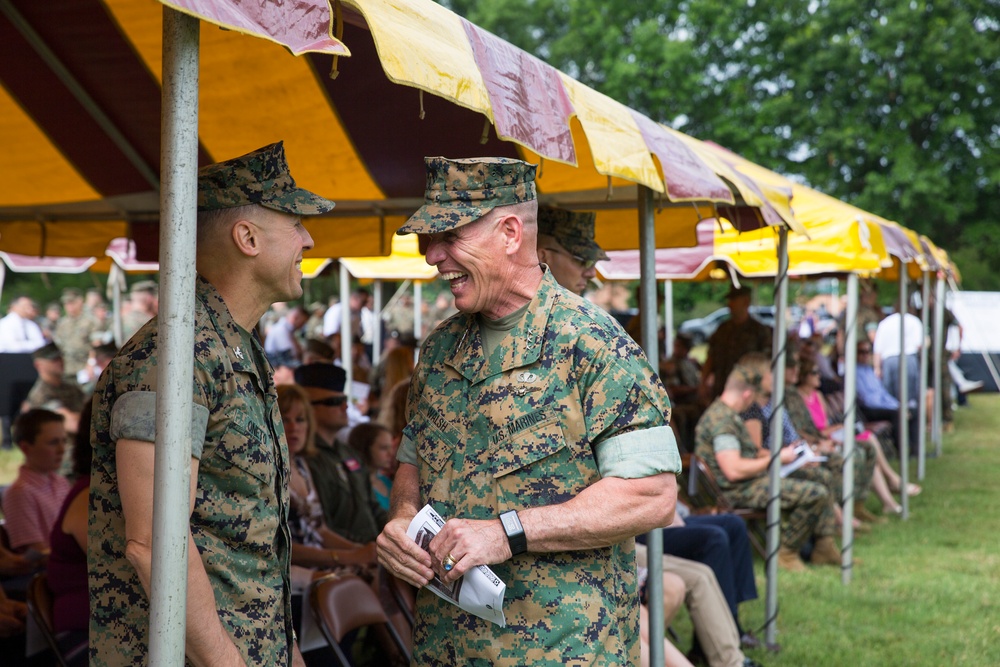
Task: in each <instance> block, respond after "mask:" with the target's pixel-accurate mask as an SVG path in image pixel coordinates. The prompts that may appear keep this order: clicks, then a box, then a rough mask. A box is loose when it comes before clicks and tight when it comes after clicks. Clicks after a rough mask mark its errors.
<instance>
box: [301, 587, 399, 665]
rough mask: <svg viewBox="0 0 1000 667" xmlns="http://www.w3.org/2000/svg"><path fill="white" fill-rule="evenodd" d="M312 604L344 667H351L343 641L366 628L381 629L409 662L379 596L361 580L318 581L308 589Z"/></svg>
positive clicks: (339, 663)
mask: <svg viewBox="0 0 1000 667" xmlns="http://www.w3.org/2000/svg"><path fill="white" fill-rule="evenodd" d="M309 604H310V605H311V606H312V611H313V615H314V616H315V618H316V621H317V623H319V627H320V630H322V632H323V636H324V637H326V640H327V642H329V644H330V649H331V650H332V651H333V654H334V656H335V658H336V660H337V664H338V665H340V666H341V667H351V661H350V660H349V659H348V657H347V656H346V655H345V654H344V651H343V650H342V649H341V648H340V642H341V641H342V640H343V639H344V637H345V636H347V634H348V633H349V632H351V631H352V630H357V629H359V628H363V627H366V626H372V627H374V628H381V629H382V630H384V631H385V632H386V633H388V635H389V637H390V638H391V639H392V641H393V643H394V644H395V645H396V649H397V650H398V651H399V653H400V655H402V656H403V658H405V660H406V661H407V662H409V660H410V652H409V650H407V648H406V644H405V643H404V642H403V638H402V637H401V636H400V635H399V632H397V631H396V628H395V627H394V626H393V625H392V623H390V622H389V618H388V617H387V616H386V614H385V610H383V609H382V605H381V604H380V603H379V601H378V596H376V595H375V592H374V591H373V590H372V589H371V587H370V586H369V585H368V584H367V583H365V582H364V580H362V579H361V578H360V577H356V576H354V575H346V576H340V575H336V574H331V575H328V576H326V577H322V578H320V579H317V580H316V581H314V582H313V583H312V586H311V587H310V589H309Z"/></svg>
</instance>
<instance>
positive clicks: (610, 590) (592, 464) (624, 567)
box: [379, 159, 680, 666]
mask: <svg viewBox="0 0 1000 667" xmlns="http://www.w3.org/2000/svg"><path fill="white" fill-rule="evenodd" d="M510 162H516V161H501V160H499V159H498V160H496V161H493V160H483V163H485V164H482V163H473V161H471V160H470V161H468V163H465V164H463V163H462V162H457V163H453V162H450V161H444V160H443V159H440V160H435V159H429V160H428V171H429V175H428V189H429V192H428V200H429V201H435V199H433V198H432V197H433V196H434V195H435V194H440V192H438V193H436V192H435V190H437V191H440V190H442V189H443V190H445V191H448V190H452V191H454V190H458V191H459V192H460V193H465V192H466V191H467V190H468V189H470V182H472V183H475V182H480V183H482V182H485V183H486V184H487V187H486V188H483V189H482V190H480V191H479V192H475V193H474V195H478V196H480V197H484V198H487V199H493V200H494V201H496V200H500V202H501V203H499V204H495V205H497V206H499V205H505V204H511V203H516V202H518V201H526V200H529V199H533V198H534V187H533V186H534V183H533V176H534V168H533V167H530V166H529V165H523V163H516V164H514V165H510V164H509V163H510ZM470 163H472V164H470ZM480 168H482V169H484V170H486V172H487V173H485V174H482V173H481V172H480V173H478V174H477V170H478V169H480ZM512 174H513V175H517V176H522V177H525V178H530V179H531V180H530V181H529V182H527V183H525V182H523V181H520V182H518V181H515V182H514V183H512V182H511V180H507V178H508V177H509V176H511V175H512ZM497 181H499V184H498V187H497V190H496V191H495V192H494V191H490V192H485V193H484V190H490V188H489V187H488V186H489V184H490V183H494V182H497ZM526 185H530V188H528V187H525V186H526ZM504 186H508V187H506V188H505V187H504ZM438 201H439V200H438ZM473 202H474V203H475V202H476V200H475V199H473ZM487 210H488V209H487ZM477 213H478V211H477ZM460 215H461V214H456V216H459V219H458V220H452V219H451V218H450V216H451V212H449V211H448V210H444V211H442V212H441V216H440V217H435V216H434V215H433V214H431V215H428V216H427V217H425V218H424V219H423V220H421V219H419V216H420V214H419V213H418V215H417V216H414V218H417V220H414V219H412V218H411V221H410V223H408V226H405V227H404V228H403V229H402V230H401V231H418V232H420V233H434V232H436V231H447V230H449V229H451V228H453V227H454V226H457V224H455V223H459V224H464V223H465V222H469V220H462V219H461V217H460ZM468 215H469V216H470V217H472V218H473V219H477V218H478V217H479V215H482V213H479V215H476V214H475V213H472V214H468ZM428 219H429V220H428ZM439 222H440V223H441V226H440V227H434V226H433V225H435V224H436V223H439ZM433 244H434V241H432V243H431V248H433ZM532 250H533V248H532ZM431 252H432V250H430V249H429V250H428V258H429V260H430V255H431ZM439 268H441V267H440V266H439ZM442 270H443V269H442ZM481 289H482V288H481ZM669 413H670V407H669V403H668V400H667V396H666V392H665V390H664V388H663V386H662V385H661V384H660V382H659V380H658V379H657V378H656V375H655V372H654V371H653V369H652V368H651V367H650V366H649V364H648V363H647V362H646V359H645V356H644V355H643V353H642V350H641V349H639V348H638V347H637V346H636V345H635V343H634V342H633V341H632V340H631V339H630V338H628V336H626V335H625V334H624V332H623V331H622V329H621V327H620V326H619V325H618V324H617V323H616V322H615V321H614V320H613V319H611V318H610V317H609V316H608V315H607V314H606V313H604V312H603V311H602V310H600V309H599V308H597V307H596V306H594V305H593V304H591V303H590V302H588V301H586V300H584V299H581V298H580V297H578V296H576V295H574V294H572V293H571V292H569V291H567V290H565V289H563V288H562V287H560V286H559V285H558V284H557V283H556V281H555V279H554V278H553V277H552V275H551V273H549V271H548V270H544V272H543V273H542V275H541V282H540V284H539V285H538V287H537V288H536V291H535V292H534V294H533V297H532V298H531V300H530V302H528V303H526V304H525V305H523V306H522V307H520V308H517V309H515V310H513V311H512V312H509V313H508V314H507V315H504V316H501V317H500V318H498V319H497V318H494V319H492V320H491V319H488V318H486V317H485V316H483V315H482V314H480V313H477V312H460V313H459V314H457V315H454V316H453V317H451V318H450V319H448V320H446V321H445V322H443V323H442V324H441V325H440V326H439V327H438V329H436V330H435V331H434V332H433V333H432V334H431V335H430V336H429V337H428V340H427V342H426V343H425V345H424V346H423V351H422V353H421V356H420V363H419V364H418V366H417V369H416V371H415V374H414V377H413V384H412V385H411V389H410V394H409V404H408V408H407V416H408V424H407V427H406V429H405V430H404V434H403V441H402V443H401V447H400V452H399V460H400V464H401V465H400V471H401V472H402V473H404V474H406V471H407V469H409V470H413V469H414V468H415V475H416V484H415V485H414V486H415V490H416V491H417V493H416V495H417V496H418V498H417V499H416V500H417V501H418V504H417V507H419V505H423V504H425V503H430V504H431V505H432V506H433V507H434V508H435V509H436V510H437V511H438V512H439V513H440V514H441V515H442V516H443V517H445V518H446V519H449V518H458V519H466V520H475V521H473V522H472V525H480V526H483V525H485V522H490V523H493V522H495V523H497V524H498V523H499V522H496V519H497V517H498V515H499V514H501V513H503V512H506V511H508V510H518V511H520V512H522V516H525V517H527V516H528V515H529V514H528V512H529V510H535V511H538V512H541V511H542V510H544V509H549V508H552V507H554V506H558V505H560V504H563V503H567V502H568V501H572V500H574V499H577V498H578V496H580V494H581V493H583V492H584V491H585V490H588V489H589V488H592V487H593V486H594V485H595V484H598V483H600V482H604V481H606V478H609V477H618V478H622V479H629V480H632V479H636V478H644V477H653V476H658V475H661V474H663V473H673V474H676V472H678V471H679V470H680V461H679V456H678V454H677V450H676V445H675V443H674V439H673V434H672V432H671V431H670V428H669V426H668V420H669ZM399 480H400V473H397V483H396V484H394V487H393V493H394V498H393V503H394V509H395V508H396V503H397V501H398V500H399V497H398V496H399V495H400V494H399V492H398V489H399V488H400V486H399ZM604 488H606V487H604ZM594 493H597V492H596V491H594ZM407 502H409V501H407ZM662 502H668V503H670V504H672V502H673V501H672V499H664V500H663V501H662ZM531 516H535V515H531ZM394 518H396V517H394ZM600 518H605V517H595V519H594V521H595V524H596V523H597V521H598V520H599V519H600ZM611 518H612V519H613V518H614V517H611ZM449 524H450V522H449ZM449 524H446V525H445V528H444V529H443V530H442V533H441V534H439V535H438V537H437V538H435V540H437V539H440V538H442V536H443V535H444V534H445V531H446V530H448V529H449ZM466 525H469V524H466ZM390 526H391V523H390ZM387 530H388V528H387ZM580 531H585V528H584V527H581V528H580ZM637 532H638V531H637ZM525 533H526V534H527V540H528V547H527V548H528V549H529V551H527V552H525V553H520V554H519V555H514V556H513V557H511V558H508V559H507V560H506V561H504V562H500V563H496V564H493V565H491V567H492V569H493V570H494V572H495V573H496V574H497V576H498V577H499V578H500V579H502V580H503V581H504V582H505V583H506V585H507V590H506V595H505V602H504V613H505V615H506V623H507V625H506V627H505V628H500V627H499V626H497V625H494V624H492V623H490V622H488V621H485V620H482V619H479V618H477V617H475V616H472V615H470V614H468V613H466V612H464V611H462V610H461V609H459V608H458V607H457V606H455V605H452V604H450V603H447V602H445V601H443V600H441V599H440V598H438V597H437V596H435V595H433V594H432V593H431V592H429V591H427V590H426V589H424V590H421V592H420V594H419V595H418V599H417V620H416V627H415V629H414V657H413V662H414V664H420V665H481V666H485V665H507V666H514V665H551V666H555V665H634V664H638V661H639V643H638V630H639V628H638V597H637V590H636V566H635V555H634V552H635V546H634V540H633V539H631V538H626V539H623V540H621V541H617V542H614V543H611V544H608V545H607V546H602V547H598V548H579V549H578V550H562V551H551V552H542V551H532V550H531V548H532V542H531V540H532V534H531V531H530V530H529V525H528V521H527V520H525ZM581 537H582V536H581ZM384 538H385V533H384V534H383V536H382V537H380V540H379V544H380V558H382V559H383V563H386V562H387V561H386V560H385V558H384V557H383V556H384V554H383V553H382V549H381V547H383V546H384V542H383V539H384ZM484 539H485V538H484ZM432 548H433V544H432ZM511 552H513V547H512V548H511ZM463 557H464V556H461V555H460V557H459V559H458V560H459V564H461V560H462V558H463ZM478 562H483V561H478ZM491 562H495V561H491ZM393 564H394V561H389V566H390V567H391V566H392V565H393Z"/></svg>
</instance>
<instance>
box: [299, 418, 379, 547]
mask: <svg viewBox="0 0 1000 667" xmlns="http://www.w3.org/2000/svg"><path fill="white" fill-rule="evenodd" d="M306 460H307V461H308V463H309V471H310V472H311V474H312V478H313V480H314V481H315V482H316V492H317V493H318V494H319V501H320V504H321V505H322V506H323V518H324V521H325V522H326V526H327V527H328V528H329V529H330V530H332V531H333V532H335V533H338V534H339V535H342V536H344V537H346V538H347V539H349V540H352V541H354V542H360V543H362V544H365V543H368V542H374V541H375V538H376V537H378V534H379V533H380V532H381V531H382V528H383V527H384V526H385V522H386V518H387V516H386V511H385V510H384V509H382V507H381V506H379V504H378V503H377V502H376V501H375V499H374V497H373V496H372V483H371V477H370V476H369V474H368V468H366V467H365V465H364V464H363V463H362V462H361V460H360V459H359V458H358V456H357V453H356V452H355V451H354V450H353V449H351V448H350V447H348V446H347V445H345V444H344V443H342V442H336V441H335V442H334V443H333V445H328V444H327V443H326V442H324V441H323V440H322V439H321V438H320V437H318V436H317V437H316V453H315V454H313V455H312V456H309V457H307V459H306Z"/></svg>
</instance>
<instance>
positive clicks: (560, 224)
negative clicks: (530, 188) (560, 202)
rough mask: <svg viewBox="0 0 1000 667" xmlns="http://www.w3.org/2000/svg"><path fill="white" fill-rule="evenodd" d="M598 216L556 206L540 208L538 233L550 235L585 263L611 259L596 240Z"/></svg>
mask: <svg viewBox="0 0 1000 667" xmlns="http://www.w3.org/2000/svg"><path fill="white" fill-rule="evenodd" d="M596 219H597V214H596V213H593V212H590V211H567V210H566V209H562V208H556V207H555V206H539V207H538V233H539V234H548V235H549V236H551V237H552V238H554V239H555V240H556V241H558V242H559V245H561V246H562V247H563V248H565V249H566V250H567V252H569V253H570V254H571V255H573V256H574V257H579V258H580V259H582V260H584V261H585V262H596V261H600V260H606V259H609V257H608V253H606V252H604V249H603V248H601V246H599V245H598V244H597V242H596V241H595V240H594V221H595V220H596Z"/></svg>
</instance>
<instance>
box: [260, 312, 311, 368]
mask: <svg viewBox="0 0 1000 667" xmlns="http://www.w3.org/2000/svg"><path fill="white" fill-rule="evenodd" d="M308 320H309V312H308V311H307V310H306V309H305V308H304V307H302V306H295V307H294V308H292V309H291V310H289V311H288V312H287V313H285V315H283V316H282V317H281V319H279V320H278V321H277V322H275V323H274V324H273V325H271V327H270V328H269V329H268V331H267V336H266V337H265V338H264V353H265V354H266V355H267V360H268V361H269V362H271V365H272V366H274V367H275V368H278V367H279V366H288V367H290V368H294V367H296V366H298V365H299V364H301V363H302V345H301V344H299V339H298V337H297V335H296V334H297V332H298V331H299V330H300V329H302V327H304V326H305V325H306V322H307V321H308Z"/></svg>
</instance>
